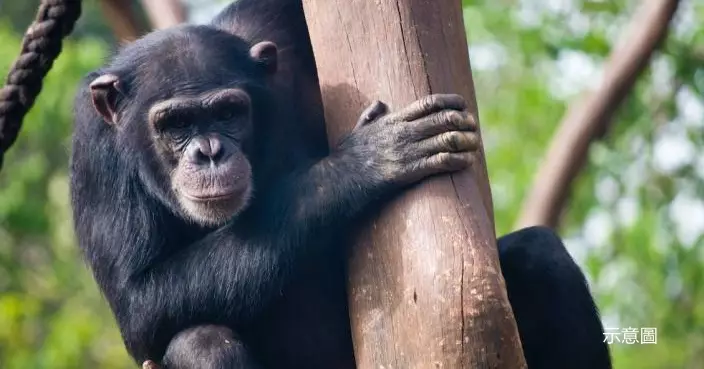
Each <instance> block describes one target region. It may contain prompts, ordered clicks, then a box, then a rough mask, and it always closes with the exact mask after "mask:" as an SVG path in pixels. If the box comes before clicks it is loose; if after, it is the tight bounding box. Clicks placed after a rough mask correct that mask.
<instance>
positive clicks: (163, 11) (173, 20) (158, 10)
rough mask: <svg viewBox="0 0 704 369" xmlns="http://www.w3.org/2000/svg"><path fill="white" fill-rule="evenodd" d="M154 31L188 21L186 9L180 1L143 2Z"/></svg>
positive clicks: (159, 0) (149, 0) (148, 0)
mask: <svg viewBox="0 0 704 369" xmlns="http://www.w3.org/2000/svg"><path fill="white" fill-rule="evenodd" d="M141 1H142V6H143V7H144V10H145V11H146V12H147V16H148V17H149V20H150V22H151V24H152V27H154V29H162V28H168V27H173V26H175V25H177V24H181V23H183V22H185V21H186V8H185V7H184V6H183V3H181V1H180V0H141Z"/></svg>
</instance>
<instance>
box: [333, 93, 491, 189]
mask: <svg viewBox="0 0 704 369" xmlns="http://www.w3.org/2000/svg"><path fill="white" fill-rule="evenodd" d="M466 107H467V104H466V102H465V100H464V98H462V96H459V95H429V96H426V97H425V98H423V99H420V100H418V101H416V102H414V103H412V104H411V105H409V106H408V107H406V108H404V109H401V110H400V111H398V112H394V113H391V114H386V106H385V105H384V104H383V103H381V102H378V101H376V102H374V103H372V104H371V105H370V106H369V107H368V108H367V109H366V110H365V111H364V112H363V113H362V115H361V117H360V118H359V121H358V122H357V126H356V127H355V128H354V130H353V131H352V132H351V133H350V134H349V135H348V136H347V137H346V138H345V139H344V140H343V141H342V142H341V144H340V146H339V152H340V153H342V154H345V155H346V154H351V155H353V157H354V158H355V159H356V160H359V161H360V163H361V164H362V165H363V170H364V171H367V170H371V171H373V172H374V173H375V174H376V176H378V177H379V178H380V179H381V180H382V181H384V182H386V183H389V184H396V185H407V184H411V183H415V182H417V181H420V180H421V179H423V178H425V177H428V176H431V175H434V174H440V173H448V172H453V171H457V170H460V169H463V168H466V167H468V166H469V165H471V164H472V162H473V161H474V156H475V154H476V150H477V148H478V147H479V135H478V134H477V130H476V128H477V126H476V122H475V120H474V118H473V117H472V116H471V115H470V114H469V113H468V112H467V111H466Z"/></svg>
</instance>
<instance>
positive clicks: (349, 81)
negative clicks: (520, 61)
mask: <svg viewBox="0 0 704 369" xmlns="http://www.w3.org/2000/svg"><path fill="white" fill-rule="evenodd" d="M303 3H304V8H305V12H306V18H307V21H308V27H309V30H310V34H311V38H312V44H313V48H314V52H315V56H316V63H317V67H318V77H319V80H320V84H321V89H322V95H323V103H324V107H325V118H326V121H327V128H328V138H329V141H330V142H331V143H335V142H337V140H338V139H339V138H340V136H341V135H343V134H344V133H345V132H348V131H349V130H350V129H351V128H352V126H353V125H354V122H355V121H356V119H357V117H358V115H359V114H360V112H361V111H362V109H363V108H364V107H365V106H366V105H367V104H368V103H369V102H370V101H372V100H374V99H378V100H381V101H384V102H386V103H387V104H389V106H390V108H391V109H397V108H400V107H402V106H405V105H406V104H408V103H410V102H412V101H414V100H416V99H418V98H420V97H422V96H424V95H426V94H429V93H431V92H432V93H448V92H451V93H460V94H462V95H463V96H464V97H465V98H467V100H468V101H469V104H470V106H471V111H472V112H473V113H474V114H475V116H476V113H477V110H476V99H475V96H474V89H473V81H472V76H471V69H470V66H469V56H468V50H467V43H466V35H465V28H464V25H463V20H462V7H461V3H460V1H459V0H434V1H428V0H375V1H367V0H304V1H303ZM480 153H481V157H480V159H481V160H478V161H477V163H476V164H475V165H474V167H473V168H472V169H469V170H467V171H464V172H461V173H457V174H454V175H451V176H450V175H446V176H438V177H435V178H431V179H429V180H426V181H424V182H423V183H421V184H419V185H417V186H415V187H413V188H412V189H410V190H408V191H407V192H406V193H404V194H402V195H401V196H399V197H398V198H397V199H395V200H394V201H392V202H391V203H390V204H388V205H386V206H385V208H384V209H383V210H382V211H381V213H380V214H378V216H375V217H374V219H372V220H371V222H369V224H368V225H367V227H366V229H365V230H363V231H361V232H360V234H359V237H357V238H356V241H357V242H356V245H355V247H354V248H353V251H352V253H353V255H352V257H351V260H350V264H349V285H350V288H349V303H350V318H351V323H352V333H353V339H354V343H355V356H356V360H357V367H358V368H359V369H372V368H373V369H378V368H408V369H413V368H424V369H425V368H446V369H452V368H458V369H459V368H506V369H508V368H511V369H516V368H525V367H526V365H525V360H524V358H523V353H522V349H521V344H520V341H519V338H518V333H517V329H516V325H515V321H514V318H513V312H512V311H511V307H510V305H509V303H508V299H507V296H506V291H505V285H504V280H503V276H502V275H501V270H500V267H499V262H498V254H497V249H496V239H495V234H494V228H493V215H492V203H491V193H490V189H489V184H488V179H487V174H486V165H485V163H484V159H483V149H482V150H480Z"/></svg>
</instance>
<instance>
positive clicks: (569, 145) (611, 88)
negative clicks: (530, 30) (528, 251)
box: [517, 0, 679, 228]
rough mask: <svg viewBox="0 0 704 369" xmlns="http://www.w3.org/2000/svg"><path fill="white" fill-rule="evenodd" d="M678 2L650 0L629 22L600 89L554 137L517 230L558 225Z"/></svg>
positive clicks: (566, 119)
mask: <svg viewBox="0 0 704 369" xmlns="http://www.w3.org/2000/svg"><path fill="white" fill-rule="evenodd" d="M678 5H679V1H678V0H648V1H646V2H645V3H644V4H643V5H642V6H641V8H640V9H639V11H638V12H637V13H636V14H635V15H634V17H633V19H632V20H631V22H630V24H629V26H628V29H627V32H626V35H625V37H623V38H622V39H621V44H620V45H619V46H618V47H617V48H616V49H615V50H614V51H613V52H612V53H611V55H610V56H609V59H608V60H607V63H606V66H605V68H604V76H603V80H602V82H601V85H600V86H599V87H598V88H597V89H596V90H595V91H593V92H591V93H590V94H588V95H587V96H586V97H585V98H584V99H582V100H580V101H578V102H577V103H575V104H573V105H572V106H570V108H569V110H568V111H567V114H566V115H565V117H564V118H563V120H562V123H560V125H559V128H558V130H557V132H555V135H554V136H553V138H552V142H551V143H550V147H549V149H548V151H547V153H546V155H545V157H544V159H543V162H542V164H541V166H540V168H539V170H538V171H537V174H536V176H535V179H534V181H533V186H532V189H531V190H530V192H528V195H527V196H526V197H525V201H524V203H523V207H522V210H521V213H520V216H519V219H518V222H517V228H522V227H527V226H531V225H545V226H549V227H553V228H554V227H556V226H557V225H558V221H559V218H560V213H561V212H562V209H563V207H564V206H565V203H566V201H567V198H568V195H569V191H570V187H571V184H572V182H573V181H574V179H575V178H576V177H577V175H578V174H579V172H580V171H581V170H582V168H583V167H584V164H585V162H586V158H587V153H588V151H589V145H590V144H591V143H592V142H593V141H596V140H598V139H600V138H601V137H603V136H604V134H605V133H606V131H607V129H608V128H609V126H610V124H611V121H612V118H613V115H614V113H615V112H616V110H617V108H618V107H619V105H620V104H621V103H622V102H623V101H624V99H625V98H626V96H628V93H629V92H630V91H631V90H632V88H633V86H634V85H635V82H636V80H637V78H638V76H639V75H640V74H641V73H642V72H643V70H645V68H646V66H647V65H648V61H649V60H650V56H651V55H652V54H653V52H654V51H655V49H656V48H657V47H658V45H659V44H660V42H661V41H662V40H663V39H664V38H665V36H666V34H667V31H668V26H669V24H670V20H671V19H672V18H673V16H674V14H675V11H676V10H677V6H678Z"/></svg>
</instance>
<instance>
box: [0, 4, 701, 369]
mask: <svg viewBox="0 0 704 369" xmlns="http://www.w3.org/2000/svg"><path fill="white" fill-rule="evenodd" d="M208 1H211V0H200V2H202V3H206V2H208ZM4 3H5V4H9V2H7V1H6V2H4ZM640 3H641V1H636V0H614V1H594V0H589V1H587V0H574V1H572V2H554V1H550V2H541V1H537V0H523V1H520V2H507V1H505V0H499V1H488V0H469V1H468V0H465V1H464V16H465V26H466V29H467V32H468V35H469V38H468V39H469V42H470V46H471V47H470V52H471V55H472V63H473V69H474V74H475V83H476V87H477V95H478V98H479V106H480V115H481V117H480V118H481V122H482V127H483V134H484V140H485V144H486V151H487V159H488V166H489V172H490V177H491V183H492V191H493V194H494V204H495V207H496V209H495V210H496V225H497V231H498V233H499V234H503V233H506V232H508V231H509V230H511V229H512V227H513V223H514V221H515V220H516V216H517V215H518V212H519V209H520V206H521V203H522V200H523V198H524V196H525V195H526V192H527V191H528V189H529V186H530V184H531V181H532V179H533V175H534V173H535V171H536V169H537V167H538V165H539V164H540V160H541V157H542V155H543V154H544V152H545V149H546V146H547V145H548V143H549V142H550V140H551V138H552V135H553V133H554V132H555V129H556V127H557V125H558V124H559V122H560V119H561V117H562V116H563V114H564V113H565V111H566V109H567V107H568V105H569V104H570V103H571V102H572V101H573V100H575V99H576V98H577V97H578V96H579V94H580V93H582V92H584V91H585V90H587V89H589V88H590V87H591V86H593V84H594V83H595V82H597V81H598V71H599V68H600V67H601V65H602V63H603V61H604V59H605V57H606V55H607V54H608V52H609V51H610V50H611V48H612V47H613V45H614V42H615V40H617V36H618V35H619V32H620V31H621V30H622V29H623V26H624V25H625V24H626V23H627V21H628V19H629V17H630V15H631V14H632V13H633V11H634V9H635V8H636V6H638V5H639V4H640ZM682 3H683V4H682V7H683V9H682V10H681V11H680V12H679V14H678V17H677V19H676V20H675V27H673V31H672V32H671V35H670V37H669V38H668V40H667V42H666V43H665V44H664V47H663V49H662V51H661V52H658V53H657V55H656V56H655V57H654V59H653V61H652V63H651V66H650V68H649V69H648V71H647V72H646V73H645V74H644V75H643V76H642V77H641V78H640V79H639V82H638V84H637V86H636V88H635V89H634V91H633V92H632V94H631V95H630V96H629V98H628V99H627V101H626V102H625V104H624V105H623V106H622V108H621V109H620V110H619V111H618V114H617V115H616V117H615V121H614V125H613V127H612V129H611V130H610V132H609V134H608V136H607V139H606V140H605V141H602V142H599V143H598V144H595V145H594V146H593V147H592V149H591V152H590V155H589V160H588V164H587V168H586V170H585V171H584V172H583V173H582V174H581V175H580V177H579V180H578V181H577V182H576V183H575V185H574V188H573V191H572V193H571V197H570V201H569V204H568V208H567V209H566V211H565V214H564V217H563V225H562V227H561V233H562V235H563V236H564V237H566V238H567V239H568V241H569V242H568V244H569V247H570V251H571V252H572V253H573V255H574V256H575V258H576V259H577V260H578V261H579V263H580V264H581V265H582V266H583V268H584V270H585V271H586V272H587V273H588V274H589V279H590V282H591V284H592V287H593V290H594V292H595V293H596V296H597V298H598V304H599V307H600V309H601V311H602V314H603V316H604V320H605V322H606V324H607V326H609V327H618V328H627V327H656V328H657V329H658V343H657V345H626V344H615V345H612V346H611V348H612V350H613V354H614V359H615V367H616V368H619V369H627V368H634V369H635V368H638V369H643V368H646V369H648V368H651V369H660V368H662V369H665V368H667V369H669V368H685V369H690V368H699V367H701V362H702V361H703V360H704V304H701V303H699V302H700V301H702V299H703V298H704V269H702V263H703V262H704V230H702V229H701V228H697V227H698V226H697V225H696V222H697V220H699V223H701V219H702V218H704V215H702V213H701V212H702V211H704V210H702V209H704V204H703V203H702V201H701V200H700V199H703V198H704V160H703V159H700V158H704V155H703V154H704V153H702V149H701V148H702V147H703V144H704V138H703V136H702V135H701V129H702V126H704V117H703V116H702V114H704V113H701V109H704V107H703V106H702V101H704V22H703V20H704V3H703V2H702V1H699V0H688V1H683V2H682ZM13 4H14V3H13ZM556 4H557V5H560V4H562V5H561V6H556ZM14 6H15V7H17V6H19V2H18V3H17V4H14ZM3 14H6V13H3ZM93 22H95V20H93ZM91 32H92V31H90V27H87V26H86V28H84V29H83V33H82V34H83V35H84V36H85V35H91V34H92V33H91ZM0 39H2V40H3V42H2V43H1V44H0V55H1V56H0V73H2V74H4V73H5V71H6V70H7V68H8V67H9V65H10V63H11V61H12V59H13V58H14V57H15V56H16V55H17V52H18V50H19V35H18V34H17V33H16V32H13V31H12V30H11V27H10V26H8V25H3V26H0ZM107 47H108V45H107V44H104V43H102V42H100V41H98V40H95V39H90V38H86V37H82V38H80V39H79V40H78V41H74V42H70V43H68V44H67V46H66V48H65V51H64V52H63V53H62V55H61V57H60V58H59V60H58V61H57V62H56V64H55V67H54V69H53V70H52V71H51V73H50V74H49V77H48V78H47V80H46V83H45V87H44V90H43V92H42V94H41V96H40V97H39V99H38V100H37V103H36V105H35V107H34V108H33V109H32V111H31V113H30V114H29V116H28V117H27V118H26V119H25V126H24V129H23V132H22V134H21V136H20V138H19V140H18V142H17V144H16V145H15V146H14V147H13V149H12V150H11V152H10V153H9V154H8V156H7V158H6V163H5V168H4V169H3V171H2V172H0V367H2V368H7V369H14V368H39V369H42V368H91V367H101V368H127V367H131V366H133V365H132V363H131V362H130V360H129V359H128V358H127V356H126V354H125V351H124V348H123V347H122V344H121V341H120V338H119V334H118V333H117V330H116V328H115V324H114V322H113V319H112V316H111V315H110V313H109V310H108V308H107V306H106V304H105V302H104V301H103V300H102V298H101V296H100V294H99V292H98V290H97V288H96V286H95V283H94V282H93V280H92V278H91V276H90V273H89V271H87V270H86V268H85V266H84V264H83V263H82V261H81V258H80V256H79V253H78V252H77V248H76V246H75V239H74V236H73V234H72V231H71V229H72V227H71V220H70V219H71V217H70V209H69V200H68V198H69V197H68V180H67V163H68V152H69V144H70V140H69V136H70V131H71V105H72V104H71V102H72V101H71V100H72V96H73V92H74V91H75V88H76V85H77V82H78V80H79V79H80V77H81V76H82V75H83V74H84V73H85V72H87V71H88V70H89V69H91V68H93V67H95V66H97V65H98V64H99V63H100V62H101V60H102V58H103V56H104V55H105V52H106V49H107ZM697 109H699V110H697ZM698 112H699V113H698ZM673 137H674V138H676V140H674V142H676V144H675V145H674V146H673V145H670V146H667V145H665V144H664V143H665V142H666V141H668V140H669V141H671V142H672V140H673ZM678 147H679V148H681V147H685V149H679V148H678ZM678 150H685V151H683V152H684V154H683V155H680V157H679V159H677V158H676V157H677V155H676V152H677V151H678ZM673 158H674V159H673ZM675 159H677V160H675ZM668 160H669V161H670V164H668V165H665V164H662V163H663V161H668ZM673 160H675V164H672V161H673Z"/></svg>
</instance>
